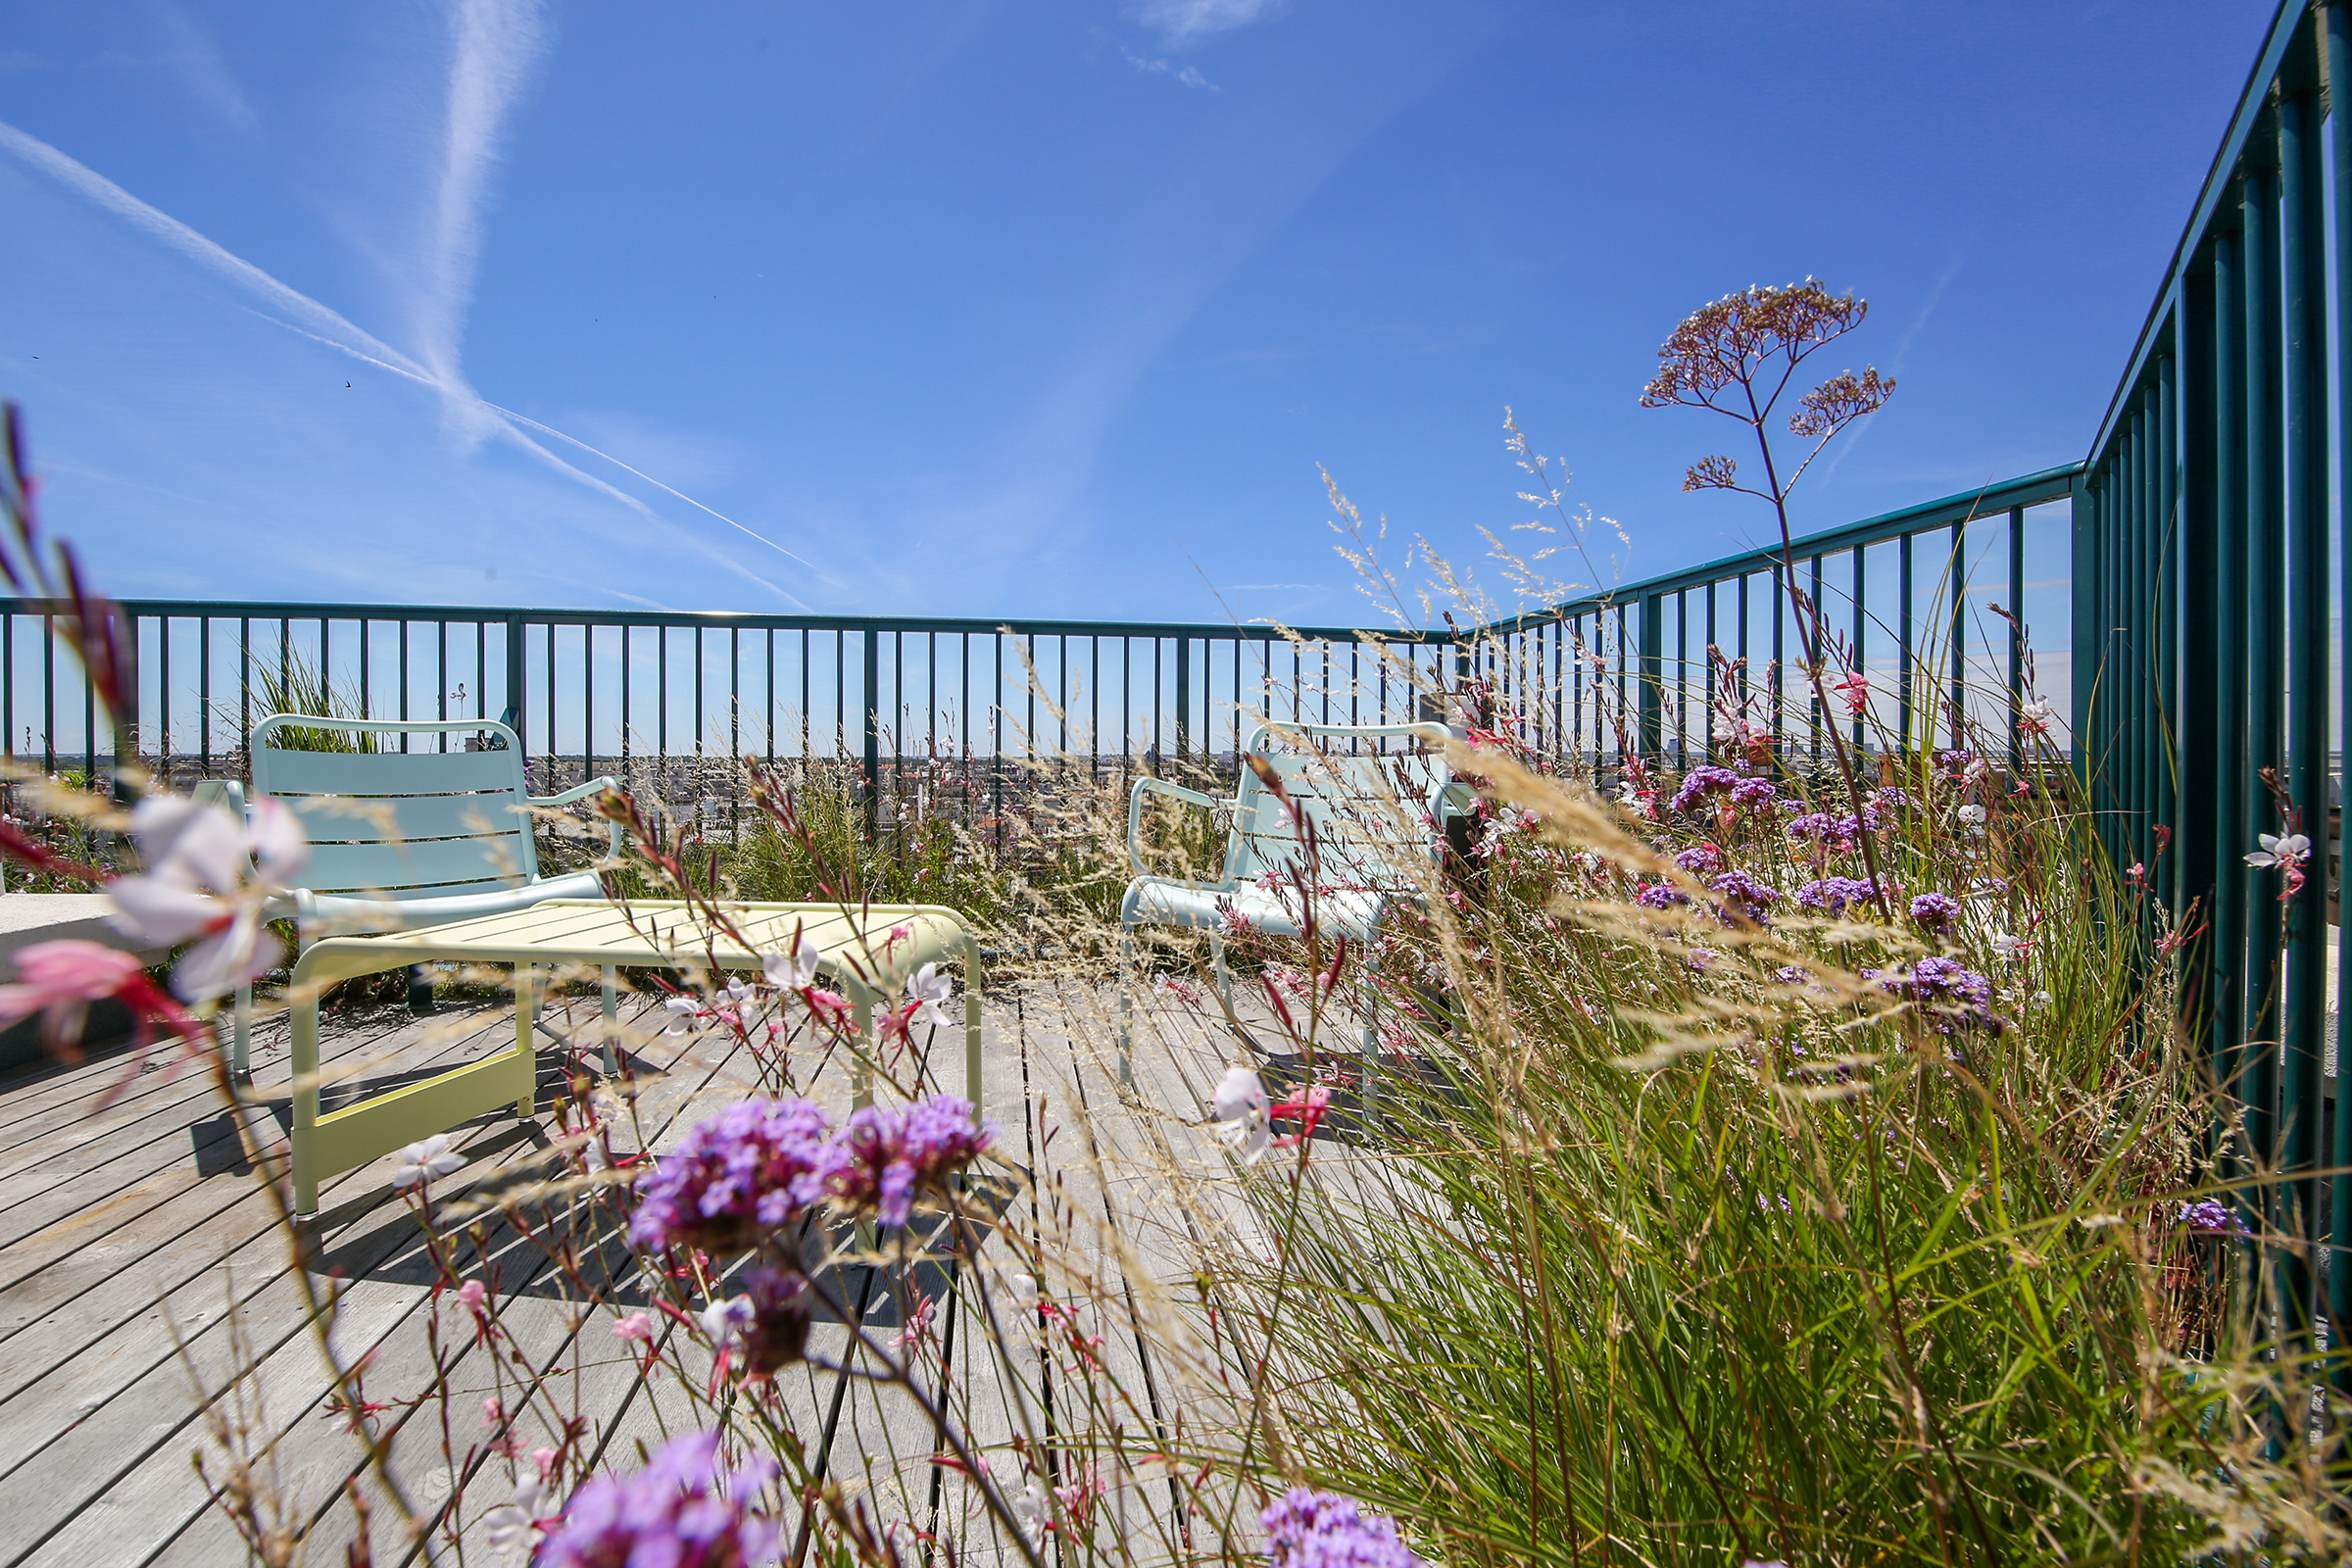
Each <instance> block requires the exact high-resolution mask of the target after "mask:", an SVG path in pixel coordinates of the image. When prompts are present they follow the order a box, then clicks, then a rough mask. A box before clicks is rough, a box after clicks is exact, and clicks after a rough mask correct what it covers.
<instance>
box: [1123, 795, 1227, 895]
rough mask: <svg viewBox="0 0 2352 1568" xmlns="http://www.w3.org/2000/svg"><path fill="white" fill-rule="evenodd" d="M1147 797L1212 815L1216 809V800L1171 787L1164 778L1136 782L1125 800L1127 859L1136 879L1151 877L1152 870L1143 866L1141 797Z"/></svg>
mask: <svg viewBox="0 0 2352 1568" xmlns="http://www.w3.org/2000/svg"><path fill="white" fill-rule="evenodd" d="M1146 795H1166V796H1170V797H1172V798H1174V799H1176V800H1179V801H1182V802H1184V803H1185V804H1186V805H1188V806H1205V807H1207V808H1208V809H1210V810H1212V811H1213V810H1215V809H1217V806H1218V802H1217V800H1216V798H1215V797H1213V796H1208V795H1203V794H1201V792H1200V791H1199V790H1188V789H1186V788H1185V787H1184V786H1183V785H1181V784H1171V783H1169V782H1168V781H1167V780H1166V779H1164V778H1153V777H1152V775H1151V774H1149V773H1146V774H1145V775H1144V776H1143V777H1141V778H1139V779H1137V780H1136V781H1135V788H1134V789H1133V790H1131V791H1130V792H1129V793H1128V796H1127V858H1128V859H1129V860H1130V861H1131V862H1133V864H1134V866H1135V874H1136V875H1138V876H1151V875H1152V874H1153V872H1152V867H1150V866H1149V865H1146V864H1145V863H1144V797H1145V796H1146Z"/></svg>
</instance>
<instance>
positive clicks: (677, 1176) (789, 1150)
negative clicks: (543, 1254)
mask: <svg viewBox="0 0 2352 1568" xmlns="http://www.w3.org/2000/svg"><path fill="white" fill-rule="evenodd" d="M846 1160H847V1155H846V1154H845V1152H843V1150H842V1148H841V1147H840V1145H839V1144H837V1143H836V1142H835V1140H834V1139H833V1138H832V1136H831V1129H829V1128H828V1127H827V1126H826V1125H825V1113H824V1112H823V1111H822V1110H820V1109H818V1108H817V1107H816V1106H815V1105H813V1104H811V1103H809V1102H808V1101H806V1100H784V1101H776V1100H746V1101H743V1102H741V1103H737V1104H733V1105H729V1106H728V1107H727V1108H726V1109H724V1110H722V1111H720V1112H719V1113H718V1114H717V1115H715V1116H712V1117H711V1118H710V1119H709V1120H707V1121H704V1122H701V1123H699V1124H697V1125H696V1127H695V1128H694V1130H693V1131H691V1132H689V1133H688V1134H687V1135H686V1140H685V1142H684V1143H682V1144H680V1145H679V1146H678V1147H677V1149H676V1150H674V1151H673V1152H670V1153H668V1154H666V1155H663V1156H662V1158H661V1160H660V1161H659V1162H658V1163H657V1164H656V1165H655V1167H654V1168H653V1169H652V1170H651V1171H649V1172H647V1173H646V1174H645V1175H644V1176H643V1177H641V1178H639V1180H638V1183H637V1212H636V1213H635V1214H633V1215H631V1216H630V1217H629V1240H630V1241H631V1242H633V1243H635V1244H636V1245H637V1246H639V1247H642V1248H646V1249H648V1250H656V1251H658V1250H662V1249H665V1248H671V1247H699V1248H702V1249H704V1250H707V1251H712V1252H730V1251H737V1250H742V1249H744V1248H747V1247H751V1246H753V1245H755V1244H756V1243H757V1242H758V1241H759V1239H760V1232H762V1231H770V1230H774V1229H776V1228H777V1227H779V1226H783V1225H787V1224H790V1223H791V1222H792V1221H793V1220H795V1219H797V1218H799V1217H800V1215H801V1214H802V1213H803V1212H805V1211H806V1210H807V1209H808V1208H809V1206H810V1205H812V1204H814V1203H815V1202H817V1201H819V1200H820V1199H822V1198H823V1197H824V1195H825V1190H826V1186H827V1184H828V1183H829V1182H830V1181H831V1180H832V1178H833V1176H834V1174H835V1172H837V1171H838V1170H840V1169H841V1168H842V1166H843V1165H844V1164H845V1163H846Z"/></svg>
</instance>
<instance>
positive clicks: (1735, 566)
mask: <svg viewBox="0 0 2352 1568" xmlns="http://www.w3.org/2000/svg"><path fill="white" fill-rule="evenodd" d="M2087 466H2088V465H2087V464H2084V463H2079V462H2078V463H2068V464H2062V465H2060V466H2057V467H2055V468H2044V469H2042V470H2041V471H2040V472H2038V473H2029V474H2024V475H2021V476H2020V477H2018V478H2015V479H2003V480H2000V481H1998V482H1997V483H1993V484H1987V485H1985V486H1983V487H1981V488H1979V489H1976V490H1964V491H1961V492H1960V493H1958V494H1956V495H1948V496H1944V497H1942V498H1941V499H1939V500H1936V501H1923V502H1921V503H1919V504H1918V505H1917V506H1910V507H1902V508H1898V509H1897V510H1895V511H1893V512H1884V513H1881V514H1880V515H1877V516H1875V517H1864V518H1862V519H1861V520H1860V521H1858V522H1848V523H1842V524H1840V525H1839V526H1838V527H1835V528H1829V529H1825V530H1823V531H1822V532H1820V533H1809V534H1804V535H1802V536H1800V537H1798V538H1795V539H1792V540H1790V541H1789V549H1790V553H1792V554H1793V555H1794V556H1795V557H1796V559H1797V560H1799V561H1803V560H1805V559H1807V558H1808V557H1812V556H1826V555H1835V554H1837V553H1838V552H1839V551H1842V550H1851V549H1854V548H1855V547H1857V546H1863V545H1874V544H1877V543H1879V542H1881V541H1882V540H1887V539H1896V538H1900V537H1901V536H1902V535H1904V534H1907V533H1923V532H1925V531H1927V530H1928V529H1930V528H1937V527H1942V526H1945V525H1947V524H1950V523H1954V522H1959V521H1964V520H1968V519H1971V518H1976V517H1988V516H1992V515H1996V514H2002V513H2007V512H2009V511H2011V510H2012V509H2014V508H2018V507H2037V506H2041V505H2043V504H2044V503H2046V502H2051V501H2059V500H2064V499H2066V498H2068V497H2070V496H2072V495H2073V494H2074V493H2075V489H2076V482H2077V481H2078V480H2079V479H2080V478H2081V477H2082V472H2083V470H2084V469H2085V468H2086V467H2087ZM1781 555H1782V552H1781V547H1780V546H1779V545H1777V544H1775V545H1761V546H1758V547H1757V548H1755V549H1753V550H1743V551H1740V553H1739V554H1738V555H1732V556H1725V557H1724V558H1723V559H1721V560H1720V561H1710V562H1707V563H1706V564H1703V565H1697V566H1686V567H1684V568H1682V569H1681V570H1679V571H1669V572H1663V573H1661V574H1659V575H1658V576H1655V577H1644V578H1642V580H1641V581H1639V582H1630V583H1625V584H1622V585H1620V586H1618V587H1615V588H1611V589H1607V590H1605V591H1603V592H1599V593H1592V594H1587V595H1585V596H1584V597H1583V598H1581V599H1571V600H1566V601H1564V602H1562V603H1560V604H1557V605H1553V606H1550V607H1548V608H1547V609H1544V610H1536V611H1527V612H1524V613H1520V614H1517V615H1510V616H1505V617H1503V618H1501V619H1498V620H1495V621H1492V622H1490V623H1489V624H1487V625H1484V626H1480V627H1477V628H1476V629H1475V630H1474V631H1472V632H1470V633H1466V634H1465V637H1472V636H1481V635H1486V634H1490V633H1495V634H1501V633H1508V632H1511V631H1516V630H1519V629H1521V628H1523V627H1525V626H1528V625H1530V624H1532V623H1534V622H1537V621H1545V620H1554V619H1559V618H1562V617H1566V616H1573V615H1591V614H1594V613H1599V612H1602V611H1607V610H1613V609H1615V608H1617V607H1618V606H1620V605H1632V604H1638V603H1640V602H1641V601H1642V600H1644V599H1648V598H1652V597H1654V596H1656V595H1659V594H1671V593H1680V592H1683V591H1684V590H1686V589H1691V588H1703V587H1705V586H1706V585H1707V584H1708V583H1711V582H1721V581H1723V580H1724V579H1725V578H1727V577H1737V576H1739V575H1740V574H1741V573H1742V572H1754V571H1764V570H1770V569H1771V568H1772V567H1774V566H1776V565H1778V564H1780V562H1781Z"/></svg>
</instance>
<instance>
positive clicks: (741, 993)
mask: <svg viewBox="0 0 2352 1568" xmlns="http://www.w3.org/2000/svg"><path fill="white" fill-rule="evenodd" d="M751 994H752V988H751V987H750V986H748V985H746V984H744V983H743V982H742V981H741V980H729V981H728V982H727V1000H728V1001H729V1002H733V1003H741V1002H742V1001H743V1000H744V999H745V998H747V997H749V996H750V995H751Z"/></svg>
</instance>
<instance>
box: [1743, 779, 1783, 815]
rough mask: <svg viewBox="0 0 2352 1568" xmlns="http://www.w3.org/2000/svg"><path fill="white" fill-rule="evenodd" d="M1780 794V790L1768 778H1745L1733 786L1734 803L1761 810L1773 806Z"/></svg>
mask: <svg viewBox="0 0 2352 1568" xmlns="http://www.w3.org/2000/svg"><path fill="white" fill-rule="evenodd" d="M1778 794H1780V790H1779V789H1777V788H1776V787H1775V786H1774V784H1773V782H1772V780H1770V779H1768V778H1743V779H1741V780H1740V782H1739V783H1737V784H1735V785H1733V786H1732V804H1733V805H1734V806H1744V807H1747V808H1748V809H1751V810H1757V811H1761V810H1765V809H1769V808H1770V807H1771V805H1772V802H1773V797H1774V796H1776V795H1778Z"/></svg>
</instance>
